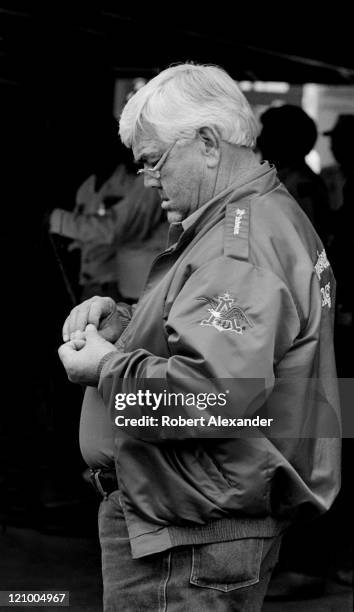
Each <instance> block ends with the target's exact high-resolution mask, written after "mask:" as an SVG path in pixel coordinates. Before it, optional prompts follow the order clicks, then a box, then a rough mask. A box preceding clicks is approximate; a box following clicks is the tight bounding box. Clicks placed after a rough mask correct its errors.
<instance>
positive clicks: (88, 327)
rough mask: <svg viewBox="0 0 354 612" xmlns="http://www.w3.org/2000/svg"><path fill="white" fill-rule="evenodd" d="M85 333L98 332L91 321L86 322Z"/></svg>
mask: <svg viewBox="0 0 354 612" xmlns="http://www.w3.org/2000/svg"><path fill="white" fill-rule="evenodd" d="M85 333H86V334H89V335H93V334H96V335H97V334H98V331H97V328H96V326H95V325H93V324H92V323H88V325H86V327H85Z"/></svg>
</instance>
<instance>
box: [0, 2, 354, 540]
mask: <svg viewBox="0 0 354 612" xmlns="http://www.w3.org/2000/svg"><path fill="white" fill-rule="evenodd" d="M205 6H206V5H205ZM228 6H229V5H228V4H226V3H219V5H218V7H216V6H214V7H213V8H212V9H210V10H209V9H208V10H207V9H205V10H204V12H203V13H200V14H198V13H197V11H196V10H195V14H194V13H192V12H191V7H190V6H189V7H188V5H187V7H188V10H184V8H183V7H182V5H181V4H180V3H178V4H177V3H174V4H165V5H164V6H163V7H158V5H155V4H154V3H146V5H145V6H144V7H143V8H137V7H135V5H134V7H133V8H121V6H120V5H119V3H118V2H114V3H113V2H112V3H109V2H95V3H94V2H92V3H89V2H86V3H83V4H80V3H71V4H70V5H69V4H67V5H66V6H65V4H64V3H59V2H48V3H47V4H46V5H44V4H43V5H42V6H41V7H40V6H39V5H36V3H34V2H33V3H30V6H28V5H27V6H26V5H24V4H22V5H21V4H20V3H16V2H7V3H6V2H2V1H1V2H0V100H1V112H0V141H1V146H0V150H1V181H0V202H1V246H2V259H1V261H2V267H1V270H2V274H1V282H2V305H3V312H2V318H1V323H2V334H1V337H2V356H3V361H4V363H5V365H6V368H4V369H3V375H2V395H3V401H2V402H1V403H2V409H1V412H2V415H1V423H2V425H1V429H0V447H1V451H0V452H1V455H2V456H1V462H0V488H1V491H2V493H3V494H2V496H1V499H2V514H1V516H2V517H3V520H4V522H7V523H9V522H10V523H11V524H15V525H16V524H17V525H29V526H33V527H35V528H38V529H40V530H44V531H55V532H60V531H61V530H62V531H63V532H68V531H70V532H72V533H90V531H91V530H92V529H93V527H92V525H93V524H94V518H93V517H94V515H95V511H96V506H97V502H96V499H95V497H94V494H93V492H92V493H91V490H90V489H89V485H88V484H87V483H86V482H84V480H83V478H82V472H83V470H84V469H85V466H84V464H83V461H82V459H81V456H80V452H79V448H78V423H79V411H80V401H81V395H82V391H81V389H80V388H77V387H74V386H73V385H70V384H69V383H68V382H67V380H66V376H65V373H64V371H63V369H62V368H61V366H60V365H59V362H58V358H57V352H56V351H57V346H58V345H59V344H60V338H61V336H60V332H61V326H62V323H63V320H64V318H65V316H66V315H67V313H68V311H69V310H70V308H71V307H72V302H71V299H70V295H69V294H68V292H67V290H66V286H65V283H64V280H63V275H62V271H61V269H60V266H59V265H58V257H57V256H56V254H55V251H57V252H58V253H59V255H60V258H61V259H62V260H63V263H64V266H65V269H66V273H67V275H68V279H69V282H70V283H71V284H72V286H73V287H74V292H75V290H76V289H77V287H76V283H77V266H78V262H77V261H76V259H75V256H74V255H71V256H70V257H69V256H68V255H67V253H66V248H65V246H66V245H65V242H63V241H60V240H56V239H55V244H54V246H55V249H53V244H52V243H51V242H50V240H49V238H48V233H47V229H46V218H47V216H48V213H49V212H50V211H51V210H52V209H53V208H54V207H57V206H60V207H63V208H68V209H71V208H72V207H73V204H74V196H75V192H76V189H77V188H78V186H79V185H80V183H81V182H82V180H83V179H84V178H86V177H87V176H88V175H89V174H90V173H92V172H93V171H95V172H97V169H99V168H100V164H101V163H102V151H103V150H104V149H105V146H106V143H107V141H110V139H111V135H112V123H111V115H112V102H113V90H114V83H115V81H116V79H117V78H119V77H135V76H145V77H148V78H149V77H151V76H153V75H155V74H156V73H157V72H158V71H159V70H160V69H163V68H165V67H166V66H168V65H169V64H171V63H173V62H183V61H186V60H193V61H196V62H205V63H208V62H209V63H215V64H219V65H221V66H223V67H224V68H225V69H226V70H227V71H228V72H229V73H230V74H231V75H232V76H233V77H234V78H235V79H237V80H244V79H245V80H251V81H253V80H264V81H266V80H271V81H277V80H279V81H286V82H289V83H293V84H302V83H308V82H313V83H326V84H338V85H339V84H342V85H348V84H354V36H353V31H352V18H351V15H350V13H349V8H348V9H346V10H345V12H344V13H343V12H339V8H338V7H336V8H337V11H338V12H337V13H336V14H331V15H330V16H327V18H326V16H325V15H324V12H323V11H324V8H322V9H321V12H319V14H318V15H316V16H312V17H311V18H310V17H309V16H308V15H305V14H304V13H303V12H301V14H300V13H296V8H295V6H296V5H295V4H292V5H290V6H288V5H285V4H284V5H283V8H282V9H281V10H277V9H276V8H275V7H274V6H271V5H269V4H267V5H266V7H265V8H263V9H259V8H258V7H256V5H255V6H252V7H251V8H250V9H248V10H246V9H243V10H240V9H239V7H238V6H235V11H236V13H235V14H233V15H231V14H229V8H228ZM216 8H218V11H219V12H218V13H217V14H215V9H216ZM331 10H332V13H333V10H334V7H331ZM83 507H85V512H84V513H83V512H82V509H83Z"/></svg>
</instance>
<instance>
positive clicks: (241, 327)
mask: <svg viewBox="0 0 354 612" xmlns="http://www.w3.org/2000/svg"><path fill="white" fill-rule="evenodd" d="M197 300H200V301H201V302H206V303H207V304H209V306H210V308H207V310H208V312H209V313H210V316H209V318H207V319H203V320H202V321H201V323H200V325H201V326H202V327H204V326H206V325H207V326H210V327H215V329H217V330H218V331H219V332H223V331H230V332H235V333H236V334H243V332H244V331H245V330H246V328H247V326H248V327H253V323H252V322H251V321H250V319H249V318H248V317H246V315H245V313H244V312H243V310H242V309H241V308H240V307H239V306H237V305H236V300H235V299H234V298H233V297H231V295H230V294H229V293H227V292H225V293H224V294H223V295H219V296H218V297H217V298H216V297H212V298H206V297H200V298H197Z"/></svg>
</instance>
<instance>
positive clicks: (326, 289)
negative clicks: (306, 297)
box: [321, 283, 332, 308]
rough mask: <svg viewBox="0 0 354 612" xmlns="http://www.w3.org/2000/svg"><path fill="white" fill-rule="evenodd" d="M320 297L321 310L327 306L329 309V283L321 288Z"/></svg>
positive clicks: (330, 301) (330, 302)
mask: <svg viewBox="0 0 354 612" xmlns="http://www.w3.org/2000/svg"><path fill="white" fill-rule="evenodd" d="M321 295H322V308H323V307H324V306H328V308H331V306H332V300H331V283H327V285H325V286H324V287H321Z"/></svg>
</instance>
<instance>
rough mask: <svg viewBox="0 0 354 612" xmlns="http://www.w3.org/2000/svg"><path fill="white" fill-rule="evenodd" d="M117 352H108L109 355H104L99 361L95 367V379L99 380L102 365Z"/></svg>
mask: <svg viewBox="0 0 354 612" xmlns="http://www.w3.org/2000/svg"><path fill="white" fill-rule="evenodd" d="M118 352H119V351H110V352H109V353H107V354H106V355H104V356H103V357H102V359H101V361H100V362H99V364H98V367H97V378H98V379H99V378H100V376H101V372H102V369H103V366H104V364H105V363H106V362H107V361H109V360H110V358H111V357H113V355H117V354H118Z"/></svg>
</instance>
